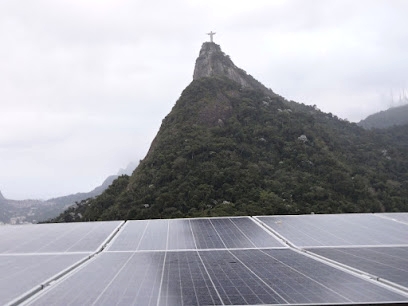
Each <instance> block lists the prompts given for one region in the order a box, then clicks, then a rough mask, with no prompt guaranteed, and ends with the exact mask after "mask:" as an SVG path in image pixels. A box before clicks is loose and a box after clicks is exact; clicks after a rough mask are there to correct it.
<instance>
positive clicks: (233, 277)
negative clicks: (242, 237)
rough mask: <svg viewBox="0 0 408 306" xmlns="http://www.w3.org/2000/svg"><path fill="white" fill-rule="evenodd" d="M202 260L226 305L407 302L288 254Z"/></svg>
mask: <svg viewBox="0 0 408 306" xmlns="http://www.w3.org/2000/svg"><path fill="white" fill-rule="evenodd" d="M200 255H201V257H202V259H203V261H204V264H205V266H206V267H207V270H208V272H209V274H210V276H211V278H212V280H213V281H214V284H215V288H216V290H217V291H218V292H219V293H220V296H221V298H222V300H223V302H224V303H225V304H226V305H231V304H242V305H248V304H250V305H251V304H276V303H281V304H286V303H290V304H295V303H310V304H316V303H356V302H387V301H405V300H406V299H407V298H406V297H403V296H401V295H399V294H397V293H394V292H391V291H389V290H387V289H385V288H382V287H379V286H377V285H375V284H373V283H370V282H367V281H365V280H363V279H360V278H357V277H355V276H352V275H350V274H348V273H346V272H343V271H340V270H337V269H335V268H333V267H330V266H327V265H325V264H323V263H321V262H318V261H316V260H314V259H311V258H309V257H306V256H304V255H301V254H298V253H296V252H294V251H292V250H288V249H286V250H285V249H280V250H278V249H267V250H231V251H210V252H208V251H207V252H206V251H200Z"/></svg>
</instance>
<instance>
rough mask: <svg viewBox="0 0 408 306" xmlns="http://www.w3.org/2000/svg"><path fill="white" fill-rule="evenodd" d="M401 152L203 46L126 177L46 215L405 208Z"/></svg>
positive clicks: (388, 138) (406, 159) (405, 161)
mask: <svg viewBox="0 0 408 306" xmlns="http://www.w3.org/2000/svg"><path fill="white" fill-rule="evenodd" d="M400 136H401V137H406V136H403V132H402V131H400ZM407 153H408V151H407V147H406V146H404V145H403V144H402V143H401V142H398V141H396V140H395V139H394V136H393V135H392V131H383V132H382V133H377V132H374V131H367V130H364V129H363V128H361V127H359V126H357V125H356V124H354V123H349V122H347V121H344V120H341V119H339V118H337V117H336V116H333V115H332V114H326V113H323V112H321V111H319V110H318V109H317V108H316V107H312V106H306V105H304V104H299V103H296V102H293V101H287V100H285V99H284V98H282V97H280V96H279V95H277V94H275V93H273V92H272V91H271V90H270V89H267V88H266V87H264V86H263V85H262V84H261V83H259V82H258V81H256V80H255V79H254V78H253V77H252V76H250V75H247V74H246V73H245V71H243V70H242V69H239V68H238V67H236V66H235V65H234V64H233V63H232V61H231V60H230V58H229V57H228V56H227V55H225V54H224V53H223V52H222V51H221V49H220V47H219V46H218V45H216V44H214V43H204V44H203V46H202V49H201V51H200V56H199V58H198V59H197V61H196V67H195V71H194V79H193V81H192V83H191V84H190V85H189V86H187V88H186V89H185V90H184V91H183V92H182V94H181V97H180V98H179V99H178V101H177V102H176V104H175V105H174V107H173V109H172V110H171V112H170V113H169V114H168V115H167V116H166V117H165V118H164V120H163V122H162V125H161V127H160V130H159V132H158V134H157V136H156V137H155V139H154V140H153V142H152V144H151V147H150V150H149V152H148V154H147V155H146V157H145V158H144V159H143V160H142V161H141V163H140V164H139V166H138V167H137V168H136V170H135V171H134V172H133V174H132V176H121V177H119V178H118V179H117V180H116V181H114V182H113V184H112V185H111V186H110V187H109V188H108V189H107V190H106V191H105V192H104V193H103V194H101V195H100V196H99V197H97V198H95V199H90V200H85V201H83V202H81V203H79V204H78V205H76V206H75V207H73V208H71V209H69V210H67V211H66V212H65V213H64V214H62V215H61V216H59V217H58V218H56V219H54V220H53V221H81V220H82V221H84V220H111V219H144V218H173V217H198V216H220V215H260V214H262V215H263V214H304V213H312V212H314V213H342V212H379V211H406V210H407V208H408V154H407Z"/></svg>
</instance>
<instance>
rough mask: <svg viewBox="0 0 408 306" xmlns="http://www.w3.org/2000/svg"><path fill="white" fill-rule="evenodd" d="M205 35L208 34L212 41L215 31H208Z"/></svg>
mask: <svg viewBox="0 0 408 306" xmlns="http://www.w3.org/2000/svg"><path fill="white" fill-rule="evenodd" d="M207 35H210V41H211V42H214V41H213V36H214V35H215V32H213V31H211V32H210V33H207Z"/></svg>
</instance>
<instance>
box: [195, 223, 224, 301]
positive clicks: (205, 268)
mask: <svg viewBox="0 0 408 306" xmlns="http://www.w3.org/2000/svg"><path fill="white" fill-rule="evenodd" d="M188 222H189V224H190V230H191V233H192V234H193V240H194V245H195V247H196V252H197V255H198V257H199V258H200V261H201V264H202V265H203V267H204V270H205V273H207V276H208V279H209V280H210V282H211V284H212V285H213V288H214V290H215V292H216V293H217V296H218V298H219V299H220V301H221V305H225V303H224V300H223V299H222V297H221V295H220V293H219V292H218V289H217V287H216V286H215V284H214V281H213V279H212V278H211V275H210V273H209V272H208V270H207V267H206V266H205V264H204V261H203V259H202V258H201V255H200V252H199V251H198V248H197V242H196V239H195V236H194V231H193V227H192V226H191V220H188Z"/></svg>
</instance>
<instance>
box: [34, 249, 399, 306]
mask: <svg viewBox="0 0 408 306" xmlns="http://www.w3.org/2000/svg"><path fill="white" fill-rule="evenodd" d="M406 300H407V297H404V296H402V295H399V294H398V293H396V292H393V291H390V290H387V289H385V288H383V287H381V286H378V285H376V284H374V283H371V282H368V281H366V280H363V279H361V278H358V277H355V276H353V275H350V274H348V273H346V272H343V271H340V270H338V269H335V268H333V267H330V266H327V265H325V264H323V263H321V262H318V261H316V260H314V259H311V258H309V257H306V256H303V255H301V254H298V253H296V252H294V251H292V250H288V249H286V250H285V249H267V250H254V249H251V250H217V251H178V252H167V253H166V252H106V253H102V254H101V255H100V256H98V257H97V258H95V259H94V260H92V261H91V262H89V264H87V265H85V266H84V267H83V268H82V269H80V270H79V271H78V272H77V273H74V274H72V275H71V276H70V277H68V278H66V279H65V280H63V281H61V282H60V283H59V284H57V285H55V286H54V287H53V288H52V289H50V290H47V291H45V292H44V293H43V294H41V295H39V296H37V297H36V298H35V299H34V300H33V301H31V303H29V305H62V304H63V305H65V304H73V305H76V304H98V305H112V304H115V305H237V304H241V305H251V304H286V303H312V304H316V303H355V302H398V301H406Z"/></svg>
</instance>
